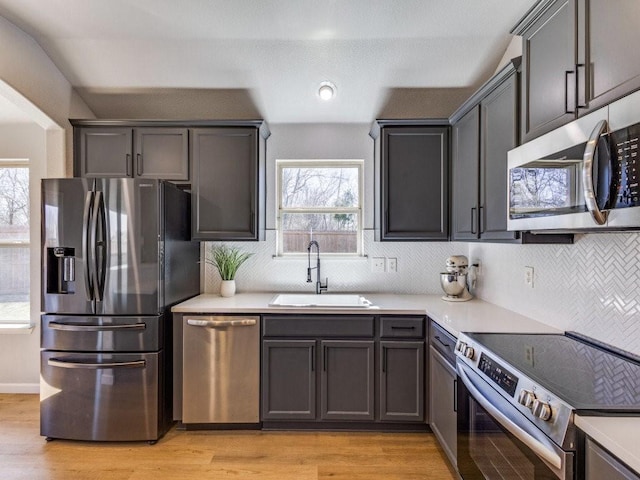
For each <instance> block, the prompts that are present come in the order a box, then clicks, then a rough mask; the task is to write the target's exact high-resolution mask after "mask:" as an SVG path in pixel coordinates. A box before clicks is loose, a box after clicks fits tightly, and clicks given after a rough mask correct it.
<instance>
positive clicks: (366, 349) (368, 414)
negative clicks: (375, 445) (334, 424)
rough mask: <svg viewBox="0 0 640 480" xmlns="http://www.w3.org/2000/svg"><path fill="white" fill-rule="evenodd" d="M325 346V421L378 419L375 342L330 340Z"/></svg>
mask: <svg viewBox="0 0 640 480" xmlns="http://www.w3.org/2000/svg"><path fill="white" fill-rule="evenodd" d="M320 344H321V348H322V377H321V384H322V388H321V405H322V406H321V408H322V413H321V418H322V420H373V419H374V407H373V405H374V401H373V399H374V373H373V372H374V342H373V341H340V340H336V341H328V340H323V341H322V342H320Z"/></svg>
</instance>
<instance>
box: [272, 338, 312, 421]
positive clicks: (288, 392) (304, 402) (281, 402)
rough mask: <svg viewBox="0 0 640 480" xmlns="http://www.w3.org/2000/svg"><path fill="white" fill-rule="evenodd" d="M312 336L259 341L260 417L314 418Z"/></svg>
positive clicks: (278, 418)
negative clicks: (298, 338)
mask: <svg viewBox="0 0 640 480" xmlns="http://www.w3.org/2000/svg"><path fill="white" fill-rule="evenodd" d="M315 356H316V342H315V340H264V341H263V342H262V418H263V419H265V420H284V419H287V420H315V418H316V372H315V366H316V358H315Z"/></svg>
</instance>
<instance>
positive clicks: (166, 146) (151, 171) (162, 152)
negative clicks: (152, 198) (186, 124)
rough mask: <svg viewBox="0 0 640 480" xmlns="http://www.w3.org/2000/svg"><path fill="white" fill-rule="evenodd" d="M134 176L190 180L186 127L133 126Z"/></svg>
mask: <svg viewBox="0 0 640 480" xmlns="http://www.w3.org/2000/svg"><path fill="white" fill-rule="evenodd" d="M134 132H135V149H136V152H135V162H134V164H135V176H137V177H145V178H162V179H164V180H173V181H185V182H186V181H189V131H188V129H186V128H152V127H149V128H136V129H135V130H134Z"/></svg>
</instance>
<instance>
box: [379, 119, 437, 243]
mask: <svg viewBox="0 0 640 480" xmlns="http://www.w3.org/2000/svg"><path fill="white" fill-rule="evenodd" d="M448 132H449V129H448V127H439V126H417V127H414V126H391V127H384V128H383V129H382V145H381V159H382V164H381V169H382V170H381V173H382V178H381V191H382V199H381V201H382V208H381V212H380V214H381V216H382V218H381V222H380V224H381V226H382V228H381V240H446V239H447V237H448V234H449V232H448V214H447V211H448V197H449V192H448V187H447V185H448V164H449V148H448V145H449V140H448V135H449V133H448Z"/></svg>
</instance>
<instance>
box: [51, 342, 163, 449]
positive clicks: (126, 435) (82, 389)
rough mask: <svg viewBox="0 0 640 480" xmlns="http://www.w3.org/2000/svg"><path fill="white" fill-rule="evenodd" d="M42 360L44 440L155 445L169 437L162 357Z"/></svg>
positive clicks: (57, 357) (61, 355)
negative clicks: (164, 421) (164, 424)
mask: <svg viewBox="0 0 640 480" xmlns="http://www.w3.org/2000/svg"><path fill="white" fill-rule="evenodd" d="M40 355H41V356H40V372H41V376H40V433H41V435H43V436H46V437H49V438H62V439H69V440H98V441H133V440H147V441H155V440H157V439H158V438H159V437H160V436H162V434H163V433H164V432H163V431H162V425H161V420H160V419H161V417H162V415H161V414H160V412H162V402H163V399H162V395H161V391H162V389H161V385H159V383H160V382H159V378H160V377H159V375H158V372H159V369H161V368H162V363H163V361H164V359H163V352H158V353H147V354H116V355H109V354H82V353H60V352H50V351H42V352H41V354H40Z"/></svg>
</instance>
